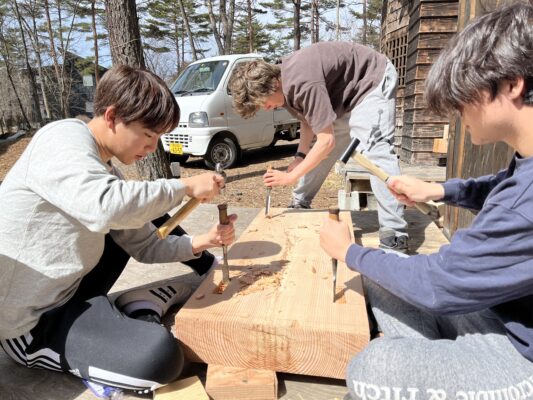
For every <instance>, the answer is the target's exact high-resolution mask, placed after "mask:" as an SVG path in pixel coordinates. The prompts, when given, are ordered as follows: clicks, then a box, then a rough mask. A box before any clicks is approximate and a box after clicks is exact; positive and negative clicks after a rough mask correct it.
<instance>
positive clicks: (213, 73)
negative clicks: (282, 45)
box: [161, 54, 300, 169]
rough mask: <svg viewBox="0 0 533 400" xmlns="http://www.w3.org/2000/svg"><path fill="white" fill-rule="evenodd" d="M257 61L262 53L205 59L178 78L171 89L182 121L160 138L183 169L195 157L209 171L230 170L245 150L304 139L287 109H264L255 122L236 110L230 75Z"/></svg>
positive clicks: (186, 69) (194, 64) (188, 68)
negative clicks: (240, 65) (183, 165)
mask: <svg viewBox="0 0 533 400" xmlns="http://www.w3.org/2000/svg"><path fill="white" fill-rule="evenodd" d="M258 58H261V56H260V55H258V54H233V55H224V56H217V57H210V58H205V59H202V60H199V61H195V62H193V63H191V64H189V65H188V66H187V68H185V70H184V71H183V72H182V73H181V74H180V75H179V77H178V78H177V79H176V81H175V82H174V84H173V85H172V86H171V90H172V92H173V93H174V95H175V96H176V100H177V102H178V105H179V107H180V111H181V112H180V114H181V115H180V122H179V125H178V126H177V127H176V128H175V129H174V130H173V131H172V132H169V133H166V134H164V135H162V137H161V141H162V143H163V148H164V149H165V151H166V152H167V153H168V154H169V157H170V160H171V161H178V162H180V163H181V164H183V163H184V162H186V161H187V159H188V158H189V156H190V155H193V156H201V157H203V158H204V161H205V165H206V166H207V167H208V168H211V169H213V168H214V167H215V165H216V164H217V163H221V164H222V166H223V167H224V168H231V167H233V166H235V165H236V164H237V163H238V161H239V158H240V155H241V152H242V150H247V149H253V148H259V147H267V146H273V145H274V144H275V143H276V141H277V140H278V139H283V140H294V139H297V138H298V137H299V126H300V124H299V122H298V120H297V119H295V118H293V117H292V116H291V115H290V114H289V113H288V112H287V111H286V110H285V109H284V108H277V109H275V110H271V111H264V110H260V111H259V112H258V113H257V114H256V116H255V117H254V118H250V119H243V118H241V117H240V116H239V115H238V114H237V113H236V112H235V111H234V110H233V108H232V105H231V100H232V99H231V94H230V93H229V88H228V82H229V79H230V76H231V73H232V72H233V70H234V68H235V66H237V65H238V64H239V63H242V62H245V61H250V60H254V59H258Z"/></svg>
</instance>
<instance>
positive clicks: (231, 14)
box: [224, 0, 235, 54]
mask: <svg viewBox="0 0 533 400" xmlns="http://www.w3.org/2000/svg"><path fill="white" fill-rule="evenodd" d="M227 22H228V25H227V27H226V35H225V43H224V47H225V48H226V54H231V53H233V51H232V48H233V24H234V23H235V0H229V10H228V17H227Z"/></svg>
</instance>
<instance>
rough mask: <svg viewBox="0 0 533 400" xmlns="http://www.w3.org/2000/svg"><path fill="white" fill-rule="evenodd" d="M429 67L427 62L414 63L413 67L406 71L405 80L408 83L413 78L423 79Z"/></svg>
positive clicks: (426, 75)
mask: <svg viewBox="0 0 533 400" xmlns="http://www.w3.org/2000/svg"><path fill="white" fill-rule="evenodd" d="M430 68H431V65H427V64H416V65H414V66H413V67H411V68H408V69H407V73H406V75H405V82H406V83H409V82H411V81H414V80H422V81H425V80H426V78H427V77H428V73H429V70H430Z"/></svg>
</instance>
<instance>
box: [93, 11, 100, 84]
mask: <svg viewBox="0 0 533 400" xmlns="http://www.w3.org/2000/svg"><path fill="white" fill-rule="evenodd" d="M91 24H92V29H93V46H94V80H95V83H96V85H98V82H99V81H100V69H99V67H98V64H100V61H99V58H98V32H97V31H96V0H92V1H91Z"/></svg>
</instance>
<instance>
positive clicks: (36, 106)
mask: <svg viewBox="0 0 533 400" xmlns="http://www.w3.org/2000/svg"><path fill="white" fill-rule="evenodd" d="M14 9H15V15H16V17H17V21H18V25H19V30H20V36H21V39H22V48H23V49H24V60H25V62H26V69H27V70H28V75H29V77H30V93H31V94H30V97H31V102H32V109H33V114H34V116H35V117H36V119H37V123H38V124H39V127H41V126H42V124H43V116H42V114H41V105H40V103H39V92H38V90H37V82H36V81H35V74H34V73H33V69H32V67H31V65H30V59H29V56H28V46H27V45H26V35H25V34H24V28H23V27H22V17H21V16H20V12H19V7H18V5H17V2H16V1H15V2H14Z"/></svg>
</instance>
